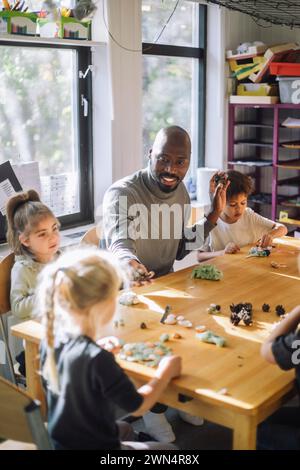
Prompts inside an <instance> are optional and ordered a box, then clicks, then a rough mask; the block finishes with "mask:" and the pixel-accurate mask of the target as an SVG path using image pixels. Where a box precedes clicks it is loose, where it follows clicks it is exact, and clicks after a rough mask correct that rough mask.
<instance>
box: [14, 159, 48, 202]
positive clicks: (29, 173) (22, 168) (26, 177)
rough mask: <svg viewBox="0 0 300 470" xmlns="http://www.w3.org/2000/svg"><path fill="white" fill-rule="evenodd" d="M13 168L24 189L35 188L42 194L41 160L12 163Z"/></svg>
mask: <svg viewBox="0 0 300 470" xmlns="http://www.w3.org/2000/svg"><path fill="white" fill-rule="evenodd" d="M12 168H13V170H14V172H15V174H16V176H17V178H18V180H19V181H20V183H21V186H22V188H23V191H28V189H35V190H36V191H37V193H38V194H39V195H40V196H41V178H40V169H39V162H26V163H19V164H14V165H12Z"/></svg>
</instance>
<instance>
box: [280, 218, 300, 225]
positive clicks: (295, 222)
mask: <svg viewBox="0 0 300 470" xmlns="http://www.w3.org/2000/svg"><path fill="white" fill-rule="evenodd" d="M279 222H282V223H283V224H289V225H297V226H300V220H297V219H290V218H286V219H279Z"/></svg>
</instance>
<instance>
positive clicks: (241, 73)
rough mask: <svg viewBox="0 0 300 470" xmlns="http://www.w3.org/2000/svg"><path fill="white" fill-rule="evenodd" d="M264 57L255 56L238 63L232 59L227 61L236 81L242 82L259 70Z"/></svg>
mask: <svg viewBox="0 0 300 470" xmlns="http://www.w3.org/2000/svg"><path fill="white" fill-rule="evenodd" d="M264 60H265V59H264V56H256V57H251V58H249V59H247V62H246V63H245V60H242V61H239V60H234V59H229V60H228V62H229V66H230V69H231V70H232V71H233V72H234V75H235V76H236V78H237V79H238V80H243V79H244V78H247V77H249V75H251V74H252V73H256V72H258V71H259V70H260V68H261V67H262V66H263V63H264Z"/></svg>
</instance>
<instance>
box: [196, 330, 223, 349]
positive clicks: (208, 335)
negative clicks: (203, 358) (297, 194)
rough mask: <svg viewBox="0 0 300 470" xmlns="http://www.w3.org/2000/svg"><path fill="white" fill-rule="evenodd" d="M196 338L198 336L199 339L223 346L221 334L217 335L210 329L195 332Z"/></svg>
mask: <svg viewBox="0 0 300 470" xmlns="http://www.w3.org/2000/svg"><path fill="white" fill-rule="evenodd" d="M196 338H198V339H199V340H200V341H203V342H204V343H212V344H215V345H216V346H219V347H220V348H222V347H223V346H225V343H226V341H225V338H222V336H218V335H216V334H215V333H213V332H212V331H209V330H207V331H204V333H197V334H196Z"/></svg>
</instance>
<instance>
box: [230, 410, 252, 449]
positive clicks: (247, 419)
mask: <svg viewBox="0 0 300 470" xmlns="http://www.w3.org/2000/svg"><path fill="white" fill-rule="evenodd" d="M256 427H257V426H256V418H255V417H254V416H243V415H239V416H237V419H236V424H235V427H234V428H233V450H255V449H256Z"/></svg>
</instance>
